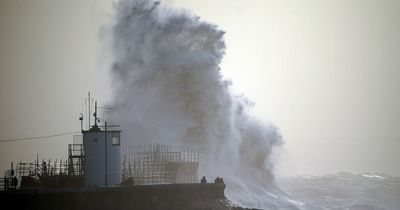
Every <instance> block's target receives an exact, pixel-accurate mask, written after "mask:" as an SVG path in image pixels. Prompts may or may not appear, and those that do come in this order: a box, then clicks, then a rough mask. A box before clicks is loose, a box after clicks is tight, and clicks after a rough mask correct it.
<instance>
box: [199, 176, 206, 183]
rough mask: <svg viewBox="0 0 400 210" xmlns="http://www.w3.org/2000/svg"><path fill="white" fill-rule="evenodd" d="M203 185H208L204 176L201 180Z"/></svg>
mask: <svg viewBox="0 0 400 210" xmlns="http://www.w3.org/2000/svg"><path fill="white" fill-rule="evenodd" d="M200 182H201V183H202V184H205V183H207V179H206V177H205V176H203V178H201V181H200Z"/></svg>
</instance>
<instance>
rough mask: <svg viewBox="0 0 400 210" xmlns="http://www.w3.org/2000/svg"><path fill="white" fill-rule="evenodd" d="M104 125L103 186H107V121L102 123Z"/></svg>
mask: <svg viewBox="0 0 400 210" xmlns="http://www.w3.org/2000/svg"><path fill="white" fill-rule="evenodd" d="M104 124H105V129H104V133H105V139H104V168H105V176H104V179H105V180H104V185H105V186H107V185H108V182H107V181H108V180H107V179H108V175H107V173H108V169H107V121H106V122H104Z"/></svg>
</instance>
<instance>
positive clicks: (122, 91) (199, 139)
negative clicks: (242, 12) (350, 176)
mask: <svg viewBox="0 0 400 210" xmlns="http://www.w3.org/2000/svg"><path fill="white" fill-rule="evenodd" d="M108 31H109V32H110V34H111V39H110V40H111V49H112V50H111V51H112V58H111V59H112V65H111V66H112V67H111V71H110V84H111V99H110V102H109V103H110V104H111V105H112V107H113V111H112V112H110V113H109V115H108V116H107V118H108V120H110V121H115V122H118V123H120V124H121V126H122V129H123V130H124V136H125V138H127V139H128V141H130V142H132V143H135V144H154V143H160V144H169V145H184V146H193V147H196V148H199V150H200V157H201V159H200V175H201V176H203V175H206V176H212V177H216V176H222V177H223V178H224V180H225V182H226V183H227V189H226V195H227V197H228V198H229V199H231V200H232V201H233V202H235V203H237V204H239V205H242V206H246V207H259V208H267V207H274V208H276V207H278V206H286V207H289V206H291V204H290V203H289V202H286V200H285V199H284V198H283V197H284V193H283V192H282V191H281V190H280V189H279V188H278V187H277V186H276V185H275V182H274V176H273V166H274V163H273V161H272V160H273V158H272V155H273V152H274V150H275V149H276V148H277V147H278V146H280V145H281V144H282V139H281V137H280V135H279V132H278V129H276V128H275V127H274V126H272V125H270V124H267V123H263V122H261V121H260V120H257V119H256V118H254V117H252V116H250V114H249V113H248V111H247V110H248V105H249V103H248V102H247V100H246V99H245V98H243V97H239V96H235V95H233V94H232V93H231V91H230V89H229V86H230V82H229V81H227V80H224V79H223V78H222V75H221V71H220V68H219V64H220V62H221V59H222V57H223V55H224V52H225V43H224V39H223V36H224V31H222V30H221V29H219V28H218V27H217V26H216V25H213V24H210V23H207V22H204V21H201V20H200V18H199V17H196V16H194V15H192V14H189V13H188V12H186V11H182V10H172V9H168V8H166V7H164V6H163V5H159V3H158V2H153V1H144V0H134V1H129V0H122V1H120V2H118V3H116V4H115V19H114V23H113V24H111V26H109V27H108ZM210 181H211V180H210Z"/></svg>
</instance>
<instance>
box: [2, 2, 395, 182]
mask: <svg viewBox="0 0 400 210" xmlns="http://www.w3.org/2000/svg"><path fill="white" fill-rule="evenodd" d="M111 2H112V1H104V2H100V1H95V0H92V1H78V0H75V1H52V0H48V1H45V0H34V1H14V0H9V1H7V0H2V1H0V26H1V30H0V69H1V71H0V72H1V74H0V97H1V109H0V118H1V119H2V123H1V128H0V131H1V132H0V139H10V138H21V137H29V136H41V135H48V134H54V133H62V132H69V131H75V130H79V128H80V127H79V121H78V120H77V119H78V116H79V113H80V112H81V108H82V100H83V98H84V97H85V96H86V94H87V91H88V90H91V91H92V92H93V94H94V95H95V96H97V98H98V99H100V100H101V98H100V97H101V96H102V92H103V91H104V90H103V89H102V88H101V87H102V86H101V82H102V81H103V80H104V78H99V77H97V76H96V75H97V69H104V68H105V67H104V66H102V64H103V63H102V56H103V53H102V52H103V51H102V50H104V49H103V48H102V47H101V44H100V39H99V36H100V35H99V34H100V33H99V30H100V26H101V25H102V24H103V23H104V22H106V21H107V20H109V18H110V17H111V14H110V10H111V9H110V8H111ZM249 2H250V1H245V0H220V1H215V0H214V1H212V0H202V1H200V0H179V1H178V0H176V1H171V0H170V1H167V2H166V3H167V4H170V5H173V7H177V8H186V9H189V10H191V11H193V12H195V13H196V14H197V15H198V16H200V17H201V18H203V19H205V20H207V21H210V22H214V23H216V24H217V25H219V26H220V27H221V28H222V29H224V30H225V31H226V32H227V33H226V43H227V55H226V57H225V59H224V61H223V64H222V71H223V73H224V76H226V77H227V78H229V79H231V80H232V81H233V87H234V89H235V90H236V91H237V92H239V93H244V94H245V95H246V96H248V97H249V98H250V99H251V100H253V101H254V102H255V103H256V106H255V110H254V112H255V113H256V114H257V115H258V116H260V117H261V118H263V119H268V120H270V121H272V122H274V123H275V124H276V125H277V126H278V127H279V128H280V129H281V133H282V135H283V137H284V139H285V142H286V144H285V152H284V155H283V156H282V161H281V164H280V167H279V171H280V172H281V173H283V174H285V175H293V174H314V173H316V174H324V173H330V172H335V171H344V170H346V171H359V172H364V171H370V172H387V173H392V174H399V173H400V164H398V162H399V161H400V153H399V152H398V149H399V148H400V141H399V136H400V129H399V128H400V111H399V109H398V108H399V107H400V94H399V90H400V13H399V12H398V11H400V2H399V1H389V0H387V1H378V0H376V1H372V0H364V1H361V0H359V1H358V0H350V1H345V0H338V1H311V0H308V1H306V0H302V1H289V0H287V1H265V0H255V1H251V3H249ZM71 141H72V137H60V138H55V139H48V140H43V141H30V142H18V143H2V144H0V170H1V171H4V168H5V167H7V166H8V165H9V162H10V161H11V160H15V161H17V160H32V159H34V158H35V154H36V153H40V154H41V155H42V156H45V157H50V158H53V159H54V158H64V157H66V155H67V152H66V151H67V150H66V149H67V144H68V143H69V142H71Z"/></svg>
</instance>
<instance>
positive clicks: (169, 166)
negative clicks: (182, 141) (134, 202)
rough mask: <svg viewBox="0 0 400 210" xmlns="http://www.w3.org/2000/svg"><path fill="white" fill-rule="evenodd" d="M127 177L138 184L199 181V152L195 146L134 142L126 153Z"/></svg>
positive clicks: (125, 175)
mask: <svg viewBox="0 0 400 210" xmlns="http://www.w3.org/2000/svg"><path fill="white" fill-rule="evenodd" d="M123 155H124V156H123V157H124V159H123V171H122V174H123V177H122V178H123V180H126V179H128V178H133V181H134V184H135V185H145V184H172V183H195V182H197V180H198V167H199V153H198V151H197V150H195V149H193V148H185V147H176V146H168V145H160V144H157V145H131V146H128V147H127V148H125V151H124V152H123Z"/></svg>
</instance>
